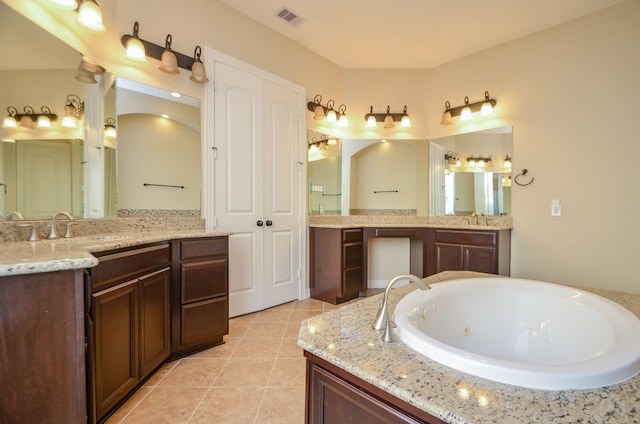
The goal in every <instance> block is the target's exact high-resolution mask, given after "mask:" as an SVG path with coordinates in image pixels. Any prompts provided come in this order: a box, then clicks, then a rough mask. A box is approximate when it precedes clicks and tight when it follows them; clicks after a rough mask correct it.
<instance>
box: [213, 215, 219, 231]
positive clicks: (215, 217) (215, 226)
mask: <svg viewBox="0 0 640 424" xmlns="http://www.w3.org/2000/svg"><path fill="white" fill-rule="evenodd" d="M216 228H218V217H217V216H214V217H213V229H214V230H215V229H216Z"/></svg>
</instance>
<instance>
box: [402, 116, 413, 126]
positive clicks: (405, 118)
mask: <svg viewBox="0 0 640 424" xmlns="http://www.w3.org/2000/svg"><path fill="white" fill-rule="evenodd" d="M400 126H401V127H403V128H411V119H410V118H409V115H402V119H401V120H400Z"/></svg>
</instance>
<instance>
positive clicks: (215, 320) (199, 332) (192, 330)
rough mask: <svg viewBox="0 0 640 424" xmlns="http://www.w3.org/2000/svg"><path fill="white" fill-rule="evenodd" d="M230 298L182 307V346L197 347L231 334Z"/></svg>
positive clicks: (220, 298)
mask: <svg viewBox="0 0 640 424" xmlns="http://www.w3.org/2000/svg"><path fill="white" fill-rule="evenodd" d="M228 310H229V303H228V298H227V297H226V296H225V297H218V298H215V299H212V300H205V301H202V302H195V303H190V304H188V305H184V306H182V328H181V330H182V331H180V334H181V340H180V342H181V343H182V345H197V344H199V343H206V342H208V341H210V340H214V339H215V338H216V337H217V336H220V335H222V334H227V333H228V332H229V324H228V317H229V311H228Z"/></svg>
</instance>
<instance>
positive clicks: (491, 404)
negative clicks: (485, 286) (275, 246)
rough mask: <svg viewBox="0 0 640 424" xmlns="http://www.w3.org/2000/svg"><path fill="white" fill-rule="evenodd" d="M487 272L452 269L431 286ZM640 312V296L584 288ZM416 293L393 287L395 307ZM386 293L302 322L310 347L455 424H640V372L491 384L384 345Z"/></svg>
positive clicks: (302, 341)
mask: <svg viewBox="0 0 640 424" xmlns="http://www.w3.org/2000/svg"><path fill="white" fill-rule="evenodd" d="M478 276H487V274H479V273H472V272H453V271H447V272H442V273H440V274H436V275H434V276H431V277H428V278H427V279H425V282H426V283H428V284H432V283H436V282H439V281H445V280H451V279H456V278H468V277H478ZM582 289H583V290H588V291H591V292H594V293H595V294H598V295H601V296H604V297H608V298H610V299H611V300H613V301H616V302H617V303H620V304H621V305H622V306H624V307H626V308H627V309H629V310H631V311H632V312H634V313H635V314H636V315H638V316H640V295H636V294H626V293H617V292H611V291H606V290H591V289H585V288H582ZM412 290H415V285H413V284H412V285H408V286H405V287H401V288H397V289H393V290H392V291H391V298H390V306H391V307H392V308H393V307H395V305H396V304H397V302H398V300H399V299H400V298H401V297H402V296H404V295H405V294H407V293H409V292H410V291H412ZM380 296H382V295H378V296H374V297H371V298H367V299H364V300H360V301H358V302H355V303H352V304H349V305H346V306H342V307H339V308H337V309H335V310H333V311H330V312H327V313H325V314H322V315H318V316H315V317H312V318H309V319H307V320H305V321H303V322H302V325H301V327H300V333H299V337H298V345H299V346H300V347H302V348H303V349H304V350H306V351H308V352H310V353H312V354H314V355H316V356H318V357H320V358H322V359H324V360H326V361H328V362H330V363H332V364H334V365H336V366H338V367H340V368H342V369H344V370H346V371H347V372H349V373H351V374H353V375H355V376H357V377H359V378H361V379H363V380H365V381H367V382H369V383H371V384H373V385H374V386H376V387H379V388H381V389H383V390H385V391H387V392H389V393H390V394H392V395H394V396H396V397H398V398H399V399H402V400H403V401H405V402H407V403H409V404H411V405H414V406H416V407H417V408H419V409H422V410H424V411H426V412H427V413H429V414H431V415H433V416H435V417H437V418H440V419H442V420H443V421H445V422H448V423H457V424H463V423H464V424H481V423H554V424H555V423H567V424H568V423H599V424H601V423H616V424H619V423H639V422H640V408H639V406H640V375H636V376H635V377H634V378H632V379H630V380H627V381H626V382H623V383H621V384H616V385H613V386H609V387H605V388H599V389H590V390H565V391H543V390H533V389H527V388H522V387H517V386H511V385H507V384H501V383H496V382H492V381H489V380H485V379H482V378H480V377H475V376H472V375H470V374H466V373H463V372H460V371H457V370H454V369H452V368H449V367H446V366H444V365H441V364H439V363H437V362H435V361H432V360H430V359H429V358H427V357H425V356H423V355H420V354H419V353H417V352H415V351H414V350H412V349H411V348H409V347H408V346H406V345H405V344H403V343H402V342H400V341H398V342H395V343H391V344H385V343H383V342H382V340H381V337H380V334H378V332H376V331H375V330H373V329H372V328H371V324H372V322H373V320H374V318H375V316H376V313H377V310H378V303H379V301H380V300H381V299H380Z"/></svg>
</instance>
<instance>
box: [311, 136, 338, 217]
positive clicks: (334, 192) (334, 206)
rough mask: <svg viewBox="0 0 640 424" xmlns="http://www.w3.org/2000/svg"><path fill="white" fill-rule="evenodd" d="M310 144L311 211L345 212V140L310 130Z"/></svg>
mask: <svg viewBox="0 0 640 424" xmlns="http://www.w3.org/2000/svg"><path fill="white" fill-rule="evenodd" d="M307 142H308V146H309V171H308V172H309V179H308V182H309V214H310V215H340V214H341V213H342V212H341V211H342V207H341V204H342V192H341V189H342V188H341V185H342V157H341V155H342V140H340V139H339V138H336V137H330V136H329V135H327V134H322V133H319V132H315V131H311V130H308V131H307Z"/></svg>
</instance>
